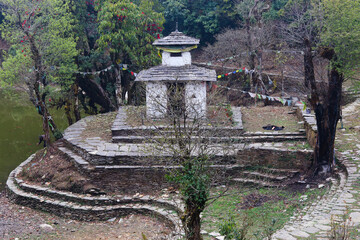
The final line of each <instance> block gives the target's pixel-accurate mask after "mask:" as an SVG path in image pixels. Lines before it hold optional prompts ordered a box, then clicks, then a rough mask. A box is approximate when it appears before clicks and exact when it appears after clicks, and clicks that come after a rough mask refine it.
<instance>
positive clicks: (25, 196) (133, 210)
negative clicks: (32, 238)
mask: <svg viewBox="0 0 360 240" xmlns="http://www.w3.org/2000/svg"><path fill="white" fill-rule="evenodd" d="M34 156H35V155H32V156H30V157H29V158H28V159H27V160H26V161H24V162H23V163H22V164H21V165H20V166H19V167H17V168H16V169H15V170H14V171H12V172H11V174H10V176H9V178H8V180H7V183H6V191H7V195H8V197H9V198H10V199H11V200H12V201H13V202H14V203H16V204H20V205H24V206H28V207H31V208H34V209H39V210H42V211H46V212H51V213H53V214H56V215H58V216H61V217H68V218H72V219H76V220H85V221H93V220H107V219H109V218H113V217H119V216H126V215H129V214H142V215H149V216H153V217H156V218H157V219H159V220H161V221H164V222H165V223H166V224H168V225H169V226H170V227H172V228H173V229H174V230H175V232H174V233H173V235H178V234H179V233H180V232H181V228H180V227H181V226H180V225H179V224H181V223H180V222H179V219H178V217H177V216H176V215H177V214H181V213H182V211H183V205H182V203H181V202H179V201H169V200H165V199H160V198H155V197H151V196H143V197H138V198H136V197H135V198H133V197H129V196H118V197H117V198H116V199H115V198H111V197H108V196H100V197H93V196H85V195H81V194H74V193H70V192H64V191H57V190H53V189H50V188H46V187H40V186H37V185H31V184H26V183H24V182H23V181H22V180H21V179H19V178H18V177H17V175H18V174H19V173H20V172H21V171H22V169H23V167H24V166H25V165H26V164H28V163H30V162H31V161H32V159H33V158H34ZM173 212H176V214H174V213H173Z"/></svg>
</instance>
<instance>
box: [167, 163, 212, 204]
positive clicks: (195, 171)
mask: <svg viewBox="0 0 360 240" xmlns="http://www.w3.org/2000/svg"><path fill="white" fill-rule="evenodd" d="M208 165H209V164H208V157H207V156H198V157H193V158H188V159H187V160H186V161H184V162H183V163H182V164H181V166H182V167H183V168H182V169H181V170H179V171H172V172H171V173H170V174H169V175H167V178H168V180H170V181H172V182H174V183H176V184H178V185H179V186H180V191H181V194H182V196H183V197H184V200H185V202H189V203H196V204H197V206H199V207H200V208H201V210H203V209H204V207H205V204H206V201H207V200H208V198H209V190H210V183H211V179H210V176H209V167H208Z"/></svg>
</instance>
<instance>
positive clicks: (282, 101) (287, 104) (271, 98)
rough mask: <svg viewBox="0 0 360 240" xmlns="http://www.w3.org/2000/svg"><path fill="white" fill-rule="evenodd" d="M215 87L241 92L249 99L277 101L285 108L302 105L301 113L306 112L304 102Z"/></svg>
mask: <svg viewBox="0 0 360 240" xmlns="http://www.w3.org/2000/svg"><path fill="white" fill-rule="evenodd" d="M216 87H220V88H225V89H227V90H233V91H238V92H242V93H243V94H249V96H250V97H251V98H254V99H255V98H258V99H260V100H265V99H267V100H269V101H277V102H281V103H282V105H284V106H285V105H286V106H292V105H294V104H295V103H297V104H302V105H303V111H305V110H306V103H305V102H304V101H301V100H299V101H294V100H291V99H285V98H281V97H270V96H267V95H263V94H256V93H252V92H248V91H243V90H239V89H235V88H229V87H224V86H216ZM292 99H297V98H292Z"/></svg>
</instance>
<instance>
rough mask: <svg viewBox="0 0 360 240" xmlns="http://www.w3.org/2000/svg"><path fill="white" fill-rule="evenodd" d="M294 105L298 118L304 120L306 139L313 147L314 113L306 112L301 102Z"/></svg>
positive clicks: (314, 138) (314, 136) (314, 132)
mask: <svg viewBox="0 0 360 240" xmlns="http://www.w3.org/2000/svg"><path fill="white" fill-rule="evenodd" d="M295 106H296V115H297V117H298V119H300V121H303V122H304V128H305V132H306V138H307V141H308V143H309V144H310V146H311V147H312V148H315V146H316V139H317V126H316V119H315V115H313V114H308V113H306V110H304V104H302V103H296V104H295Z"/></svg>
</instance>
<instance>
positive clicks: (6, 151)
mask: <svg viewBox="0 0 360 240" xmlns="http://www.w3.org/2000/svg"><path fill="white" fill-rule="evenodd" d="M51 113H52V115H53V118H54V120H55V123H56V124H57V125H58V127H59V129H61V130H63V129H65V128H66V127H67V121H66V117H65V115H64V114H63V112H62V111H56V110H51ZM41 126H42V123H41V116H40V115H39V114H38V113H37V112H36V109H35V107H34V106H33V105H32V104H31V103H30V102H29V101H28V100H27V98H26V96H24V97H21V98H18V97H17V98H9V97H6V96H5V94H3V93H2V92H0V190H2V189H3V188H4V186H5V183H6V179H7V177H8V175H9V173H10V172H11V171H12V170H13V169H14V168H16V167H17V166H18V165H19V164H20V163H21V162H23V161H25V160H26V159H27V157H29V156H30V155H31V154H32V153H34V152H35V151H36V150H38V149H41V147H42V145H40V146H37V143H38V140H39V138H38V137H39V135H41V134H42V130H41V129H42V127H41Z"/></svg>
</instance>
